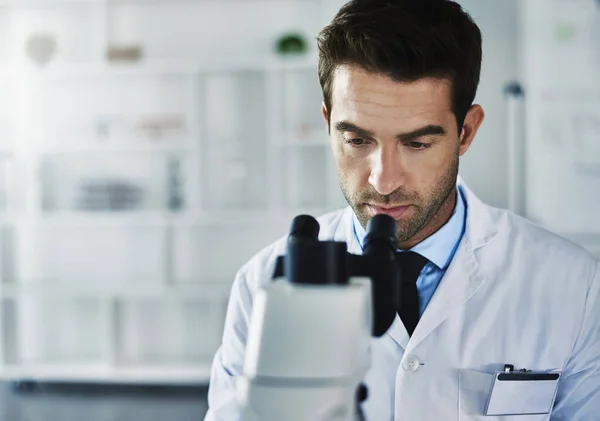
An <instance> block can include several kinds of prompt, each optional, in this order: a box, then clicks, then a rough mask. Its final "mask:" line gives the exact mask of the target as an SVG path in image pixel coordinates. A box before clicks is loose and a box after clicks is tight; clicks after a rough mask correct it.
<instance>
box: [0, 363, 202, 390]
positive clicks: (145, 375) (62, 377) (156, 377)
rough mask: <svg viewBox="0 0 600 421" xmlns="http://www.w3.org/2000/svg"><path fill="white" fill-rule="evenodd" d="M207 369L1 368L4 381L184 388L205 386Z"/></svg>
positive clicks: (199, 366)
mask: <svg viewBox="0 0 600 421" xmlns="http://www.w3.org/2000/svg"><path fill="white" fill-rule="evenodd" d="M210 370H211V367H210V364H209V363H205V364H197V365H196V364H193V365H192V364H185V365H165V366H160V365H153V366H111V365H108V364H99V363H81V364H60V363H54V364H52V363H48V364H27V366H5V367H3V369H2V377H3V378H4V379H6V380H39V381H73V382H93V383H111V382H118V383H142V384H172V385H187V384H199V383H202V384H204V383H207V382H208V380H209V379H210Z"/></svg>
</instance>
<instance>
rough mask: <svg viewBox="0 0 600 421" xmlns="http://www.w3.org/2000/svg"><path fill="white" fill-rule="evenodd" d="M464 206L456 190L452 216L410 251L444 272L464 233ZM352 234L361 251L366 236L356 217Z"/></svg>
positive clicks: (459, 193)
mask: <svg viewBox="0 0 600 421" xmlns="http://www.w3.org/2000/svg"><path fill="white" fill-rule="evenodd" d="M465 209H466V205H465V202H464V198H463V196H462V193H461V192H460V189H458V188H457V189H456V205H455V206H454V211H453V212H452V216H451V217H450V219H449V220H448V222H446V224H444V225H443V226H442V227H441V228H440V229H439V230H437V231H436V232H435V233H433V234H432V235H430V236H429V237H427V238H426V239H425V240H423V241H421V242H420V243H419V244H417V245H416V246H414V247H413V248H412V249H411V251H414V252H416V253H419V254H420V255H421V256H423V257H425V258H426V259H427V260H429V261H430V262H432V263H433V264H435V265H436V266H437V267H438V268H439V269H442V270H445V269H446V268H447V267H448V265H450V262H451V261H452V258H453V257H454V253H455V252H456V249H457V248H458V244H459V243H460V240H461V238H462V236H463V233H464V227H465V216H466V211H465ZM353 224H354V234H355V236H356V239H357V240H358V243H359V244H360V247H361V249H362V248H363V242H364V239H365V236H366V235H367V233H366V231H365V229H364V228H363V226H362V225H361V224H360V222H359V221H358V218H357V217H356V215H354V218H353Z"/></svg>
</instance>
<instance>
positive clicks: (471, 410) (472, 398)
mask: <svg viewBox="0 0 600 421" xmlns="http://www.w3.org/2000/svg"><path fill="white" fill-rule="evenodd" d="M493 382H494V373H487V372H482V371H477V370H460V371H459V376H458V390H459V392H458V420H459V421H496V420H497V421H501V420H502V421H508V420H515V421H517V420H527V421H549V420H550V414H541V415H505V416H498V417H495V416H486V415H484V414H485V406H486V403H487V400H488V397H489V394H490V390H491V388H492V384H493Z"/></svg>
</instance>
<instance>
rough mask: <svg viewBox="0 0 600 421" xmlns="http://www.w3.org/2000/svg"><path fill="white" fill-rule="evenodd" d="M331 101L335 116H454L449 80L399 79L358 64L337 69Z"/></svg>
mask: <svg viewBox="0 0 600 421" xmlns="http://www.w3.org/2000/svg"><path fill="white" fill-rule="evenodd" d="M331 103H332V110H331V112H332V115H331V117H332V120H346V119H350V120H352V121H356V120H357V119H360V120H364V119H378V120H380V119H383V120H393V121H396V122H398V123H401V122H409V123H410V122H414V124H420V123H427V124H428V123H431V122H433V121H435V122H436V123H438V124H443V123H444V122H448V121H447V120H448V117H450V121H451V120H452V117H453V113H452V107H451V84H450V82H449V81H448V80H446V79H436V78H423V79H419V80H417V81H414V82H398V81H395V80H393V79H391V78H389V77H387V76H385V75H380V74H375V73H371V72H368V71H366V70H364V69H362V68H360V67H355V66H340V67H338V68H337V69H336V71H335V72H334V77H333V84H332V95H331Z"/></svg>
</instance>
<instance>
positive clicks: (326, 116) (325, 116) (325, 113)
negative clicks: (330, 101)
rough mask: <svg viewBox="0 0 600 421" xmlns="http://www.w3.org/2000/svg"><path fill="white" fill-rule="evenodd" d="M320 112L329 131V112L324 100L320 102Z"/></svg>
mask: <svg viewBox="0 0 600 421" xmlns="http://www.w3.org/2000/svg"><path fill="white" fill-rule="evenodd" d="M321 114H323V119H324V120H325V125H326V126H327V133H329V112H328V111H327V106H325V102H321Z"/></svg>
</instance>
